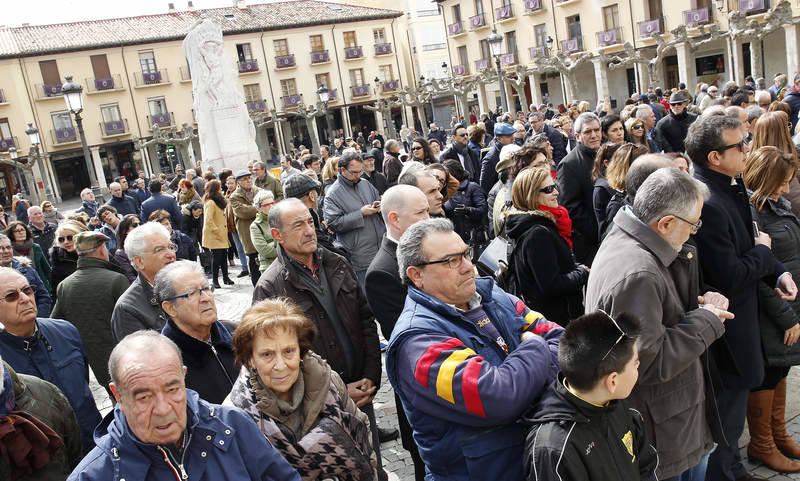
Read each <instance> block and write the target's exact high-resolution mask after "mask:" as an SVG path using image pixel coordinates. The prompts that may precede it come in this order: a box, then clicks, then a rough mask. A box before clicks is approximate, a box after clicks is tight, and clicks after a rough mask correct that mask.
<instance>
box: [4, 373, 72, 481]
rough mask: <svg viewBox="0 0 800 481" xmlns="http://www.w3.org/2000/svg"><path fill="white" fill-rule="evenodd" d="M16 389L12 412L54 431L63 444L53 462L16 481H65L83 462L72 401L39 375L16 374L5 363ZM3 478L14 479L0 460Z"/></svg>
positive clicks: (5, 464) (8, 468)
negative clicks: (28, 416) (27, 416)
mask: <svg viewBox="0 0 800 481" xmlns="http://www.w3.org/2000/svg"><path fill="white" fill-rule="evenodd" d="M5 368H6V369H7V370H8V372H9V374H10V375H11V382H12V383H13V386H14V397H15V398H16V405H15V406H14V409H13V411H22V412H25V413H27V414H29V415H31V416H33V417H35V418H36V419H38V420H39V421H41V422H43V423H44V424H46V425H47V426H48V427H49V428H50V429H52V430H53V431H55V433H56V434H57V435H58V437H59V438H61V441H62V442H63V443H64V444H63V446H62V447H60V448H59V449H58V450H57V451H56V452H55V453H54V454H53V456H52V458H51V459H50V462H49V463H48V464H47V465H46V466H44V467H42V468H40V469H38V470H36V471H35V472H33V473H31V474H29V475H24V476H22V477H21V478H16V479H17V481H64V479H66V477H67V476H69V473H70V472H71V471H72V469H73V468H74V467H75V466H76V465H77V464H78V462H79V461H80V460H81V457H82V455H81V431H80V428H79V427H78V421H77V420H76V419H75V413H74V412H73V411H72V408H71V407H70V405H69V401H68V400H67V398H66V397H64V395H63V394H62V393H61V391H60V390H59V389H58V387H56V386H55V385H54V384H52V383H49V382H47V381H45V380H43V379H39V378H38V377H36V376H29V375H27V374H17V373H16V372H14V369H12V368H11V367H10V366H8V365H7V364H6V366H5ZM0 479H11V471H10V467H9V466H8V464H7V463H6V462H5V460H4V459H3V458H2V457H0Z"/></svg>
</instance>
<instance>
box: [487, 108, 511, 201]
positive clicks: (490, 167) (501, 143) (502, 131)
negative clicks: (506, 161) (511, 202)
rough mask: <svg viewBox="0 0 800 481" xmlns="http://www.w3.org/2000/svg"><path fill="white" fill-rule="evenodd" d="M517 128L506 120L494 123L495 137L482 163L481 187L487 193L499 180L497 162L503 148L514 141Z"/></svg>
mask: <svg viewBox="0 0 800 481" xmlns="http://www.w3.org/2000/svg"><path fill="white" fill-rule="evenodd" d="M516 132H517V131H516V129H515V128H514V127H512V126H511V124H506V123H504V122H497V123H496V124H495V125H494V139H492V141H491V143H490V145H489V151H488V152H486V156H484V158H483V162H482V163H481V177H480V180H481V181H480V184H481V188H482V189H483V191H484V192H485V193H488V192H489V191H490V190H492V186H494V184H495V182H497V170H496V169H495V167H496V166H497V162H498V161H500V151H501V150H503V147H505V146H506V145H508V144H512V143H514V134H515V133H516Z"/></svg>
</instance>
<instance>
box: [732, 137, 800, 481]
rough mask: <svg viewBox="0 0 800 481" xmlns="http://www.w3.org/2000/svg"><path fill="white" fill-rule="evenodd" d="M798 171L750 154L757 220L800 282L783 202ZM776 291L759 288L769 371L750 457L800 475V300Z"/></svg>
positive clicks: (794, 223) (798, 245) (768, 154)
mask: <svg viewBox="0 0 800 481" xmlns="http://www.w3.org/2000/svg"><path fill="white" fill-rule="evenodd" d="M797 167H798V165H797V157H796V155H794V154H793V153H784V152H781V151H780V150H779V149H777V148H776V147H772V146H765V147H761V148H759V149H758V150H756V151H755V152H753V153H751V154H750V156H749V158H748V160H747V164H746V165H745V168H744V174H743V178H744V182H745V186H746V187H747V188H748V193H749V194H750V204H751V205H752V210H754V211H755V212H754V214H753V219H754V220H756V222H757V223H758V226H759V228H760V230H761V231H762V232H766V233H767V234H769V236H770V237H771V238H772V253H773V255H775V257H776V258H777V259H778V260H779V261H780V262H781V263H782V264H783V265H784V267H786V269H788V271H789V272H791V274H792V277H793V278H795V279H800V220H798V218H797V217H796V216H795V215H794V214H793V213H792V205H791V203H789V201H788V200H786V198H784V197H783V195H784V194H786V193H788V192H789V182H790V181H791V180H792V179H793V178H794V176H795V174H796V173H797ZM773 287H774V286H768V285H767V284H766V283H764V282H761V283H760V285H759V288H758V296H759V327H760V331H761V344H762V346H763V348H764V357H765V358H766V359H765V360H766V368H765V369H764V382H763V383H762V384H761V386H759V387H757V388H756V389H753V390H752V391H751V392H750V398H749V400H748V407H747V425H748V427H749V429H750V444H749V445H748V446H747V454H748V456H749V457H750V458H756V459H758V460H760V461H762V462H764V464H766V465H767V466H769V467H770V468H772V469H774V470H776V471H781V472H793V471H798V470H800V464H798V463H796V462H794V461H791V460H789V459H787V458H800V446H798V445H797V444H796V443H795V442H794V441H793V440H792V438H791V436H789V433H788V432H787V431H786V419H785V410H786V376H787V375H788V374H789V368H790V367H791V366H795V365H798V364H800V343H798V342H797V341H798V338H799V337H800V324H798V321H800V299H795V300H794V301H784V300H781V299H779V298H778V297H777V296H776V295H775V291H774V289H773Z"/></svg>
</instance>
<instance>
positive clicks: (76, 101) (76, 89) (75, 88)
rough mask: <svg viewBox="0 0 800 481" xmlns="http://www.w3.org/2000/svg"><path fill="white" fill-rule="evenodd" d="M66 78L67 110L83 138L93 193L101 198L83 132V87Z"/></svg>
mask: <svg viewBox="0 0 800 481" xmlns="http://www.w3.org/2000/svg"><path fill="white" fill-rule="evenodd" d="M65 78H66V80H67V81H66V82H65V83H64V84H63V85H61V94H62V95H63V96H64V102H65V103H66V104H67V110H69V111H70V112H72V114H73V115H74V116H75V124H76V125H77V127H78V134H79V135H80V137H81V146H82V147H83V160H84V162H86V170H87V171H89V179H90V180H91V182H92V192H94V195H95V197H98V198H99V197H100V185H99V184H98V182H97V173H96V172H95V170H94V166H93V165H92V156H91V155H90V154H89V146H88V145H87V144H86V134H85V133H84V132H83V119H82V118H81V112H83V95H82V93H83V87H82V86H81V84H79V83H77V82H73V81H72V76H71V75H68V76H67V77H65Z"/></svg>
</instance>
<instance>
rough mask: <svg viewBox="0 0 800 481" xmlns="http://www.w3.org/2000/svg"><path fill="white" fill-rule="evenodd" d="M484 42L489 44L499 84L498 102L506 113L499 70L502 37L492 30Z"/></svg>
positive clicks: (505, 102)
mask: <svg viewBox="0 0 800 481" xmlns="http://www.w3.org/2000/svg"><path fill="white" fill-rule="evenodd" d="M486 41H487V42H488V43H489V50H491V52H492V57H494V63H495V65H496V66H497V81H498V82H499V83H500V101H501V102H502V104H503V112H508V101H507V100H506V87H505V85H503V83H504V82H503V71H502V70H501V69H500V56H501V55H503V36H502V35H500V34H499V33H497V30H492V33H490V34H489V36H488V37H486Z"/></svg>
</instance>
